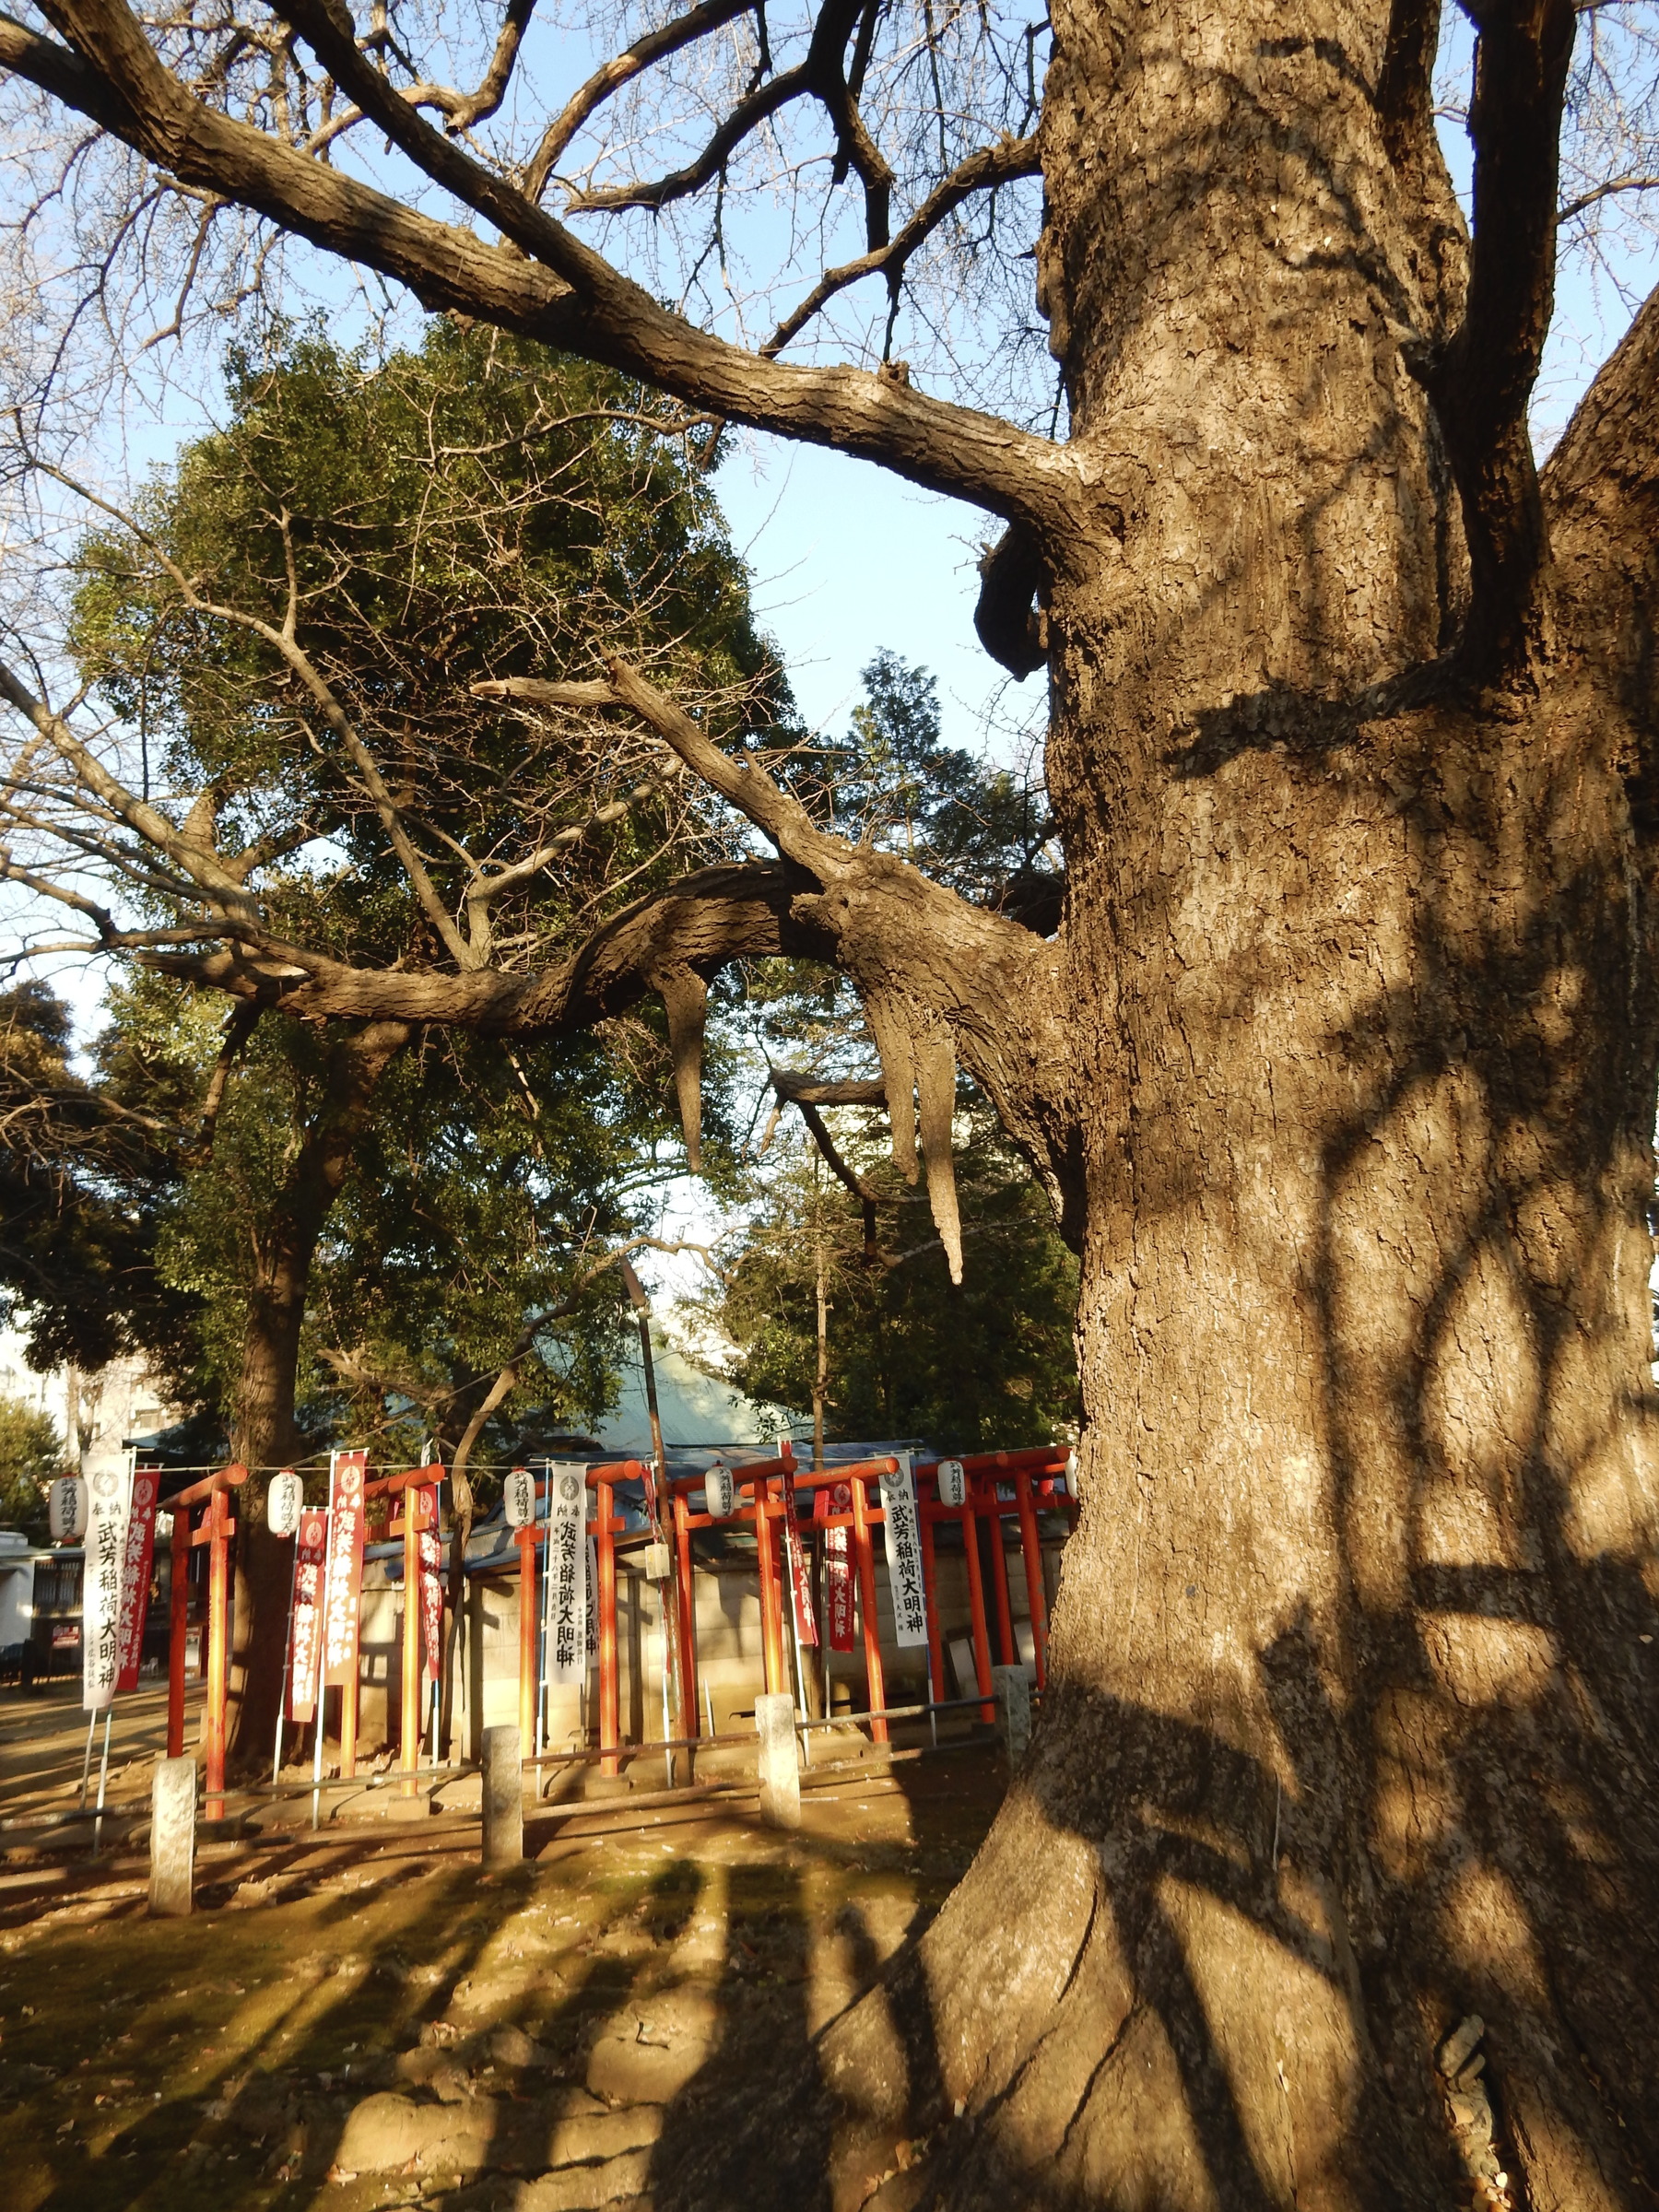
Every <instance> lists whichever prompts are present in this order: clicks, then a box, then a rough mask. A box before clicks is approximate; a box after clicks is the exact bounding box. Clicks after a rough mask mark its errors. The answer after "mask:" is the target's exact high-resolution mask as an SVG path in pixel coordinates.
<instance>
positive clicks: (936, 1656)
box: [916, 1505, 945, 1702]
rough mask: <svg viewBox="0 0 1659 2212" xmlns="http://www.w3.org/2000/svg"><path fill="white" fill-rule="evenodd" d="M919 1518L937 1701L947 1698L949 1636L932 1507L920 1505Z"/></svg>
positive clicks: (930, 1676)
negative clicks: (942, 1617)
mask: <svg viewBox="0 0 1659 2212" xmlns="http://www.w3.org/2000/svg"><path fill="white" fill-rule="evenodd" d="M916 1518H917V1521H918V1522H919V1524H920V1525H921V1530H922V1594H923V1599H924V1603H925V1605H926V1606H927V1694H928V1696H929V1697H930V1698H932V1699H934V1700H935V1702H937V1701H938V1700H942V1699H943V1697H944V1695H945V1637H944V1630H942V1629H941V1628H940V1625H939V1593H938V1587H937V1582H936V1578H935V1574H934V1533H933V1509H932V1507H931V1506H928V1505H919V1506H918V1507H917V1509H916Z"/></svg>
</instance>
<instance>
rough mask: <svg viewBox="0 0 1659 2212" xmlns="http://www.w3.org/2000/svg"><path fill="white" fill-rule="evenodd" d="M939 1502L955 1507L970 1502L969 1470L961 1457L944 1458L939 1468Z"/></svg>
mask: <svg viewBox="0 0 1659 2212" xmlns="http://www.w3.org/2000/svg"><path fill="white" fill-rule="evenodd" d="M937 1476H938V1484H939V1503H940V1504H941V1505H947V1506H950V1507H951V1508H953V1509H955V1508H956V1507H959V1506H963V1505H966V1504H967V1502H968V1470H967V1468H966V1467H965V1466H963V1465H962V1463H961V1461H960V1460H959V1459H942V1460H941V1461H940V1462H939V1465H938V1470H937Z"/></svg>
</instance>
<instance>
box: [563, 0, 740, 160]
mask: <svg viewBox="0 0 1659 2212" xmlns="http://www.w3.org/2000/svg"><path fill="white" fill-rule="evenodd" d="M756 5H757V0H703V4H702V6H700V7H689V8H688V9H687V10H686V12H685V14H684V15H683V16H676V17H675V18H673V19H672V21H670V22H667V23H665V24H664V25H663V26H662V27H661V29H657V30H653V31H650V32H648V33H647V34H646V36H645V37H644V38H642V39H636V40H635V41H634V42H633V44H632V45H631V46H629V48H628V49H627V50H626V51H625V52H624V53H618V54H616V55H614V56H613V58H612V59H611V60H610V61H608V62H606V63H605V64H604V65H603V66H602V67H600V68H598V69H595V70H594V74H593V76H590V77H589V78H588V80H587V82H586V84H584V85H583V86H582V88H581V90H580V91H578V92H576V93H574V94H572V96H571V99H570V100H568V101H567V102H566V104H565V106H564V108H563V110H562V111H561V112H560V113H559V114H558V115H557V116H555V118H554V119H553V121H552V122H551V123H550V124H548V125H547V131H546V133H545V135H544V136H543V138H542V142H541V144H540V145H539V146H538V147H536V149H535V154H534V155H533V156H532V157H531V159H530V161H529V163H528V165H527V167H526V168H525V171H524V192H525V195H526V196H527V197H528V198H529V199H532V200H539V199H540V198H541V196H542V194H543V193H544V192H546V190H547V180H548V178H549V177H550V176H551V175H552V174H553V171H554V168H555V166H556V165H557V163H558V160H559V156H560V154H562V153H563V152H564V150H565V148H566V147H568V146H569V145H570V143H571V139H572V138H574V137H575V135H576V134H577V132H578V131H579V130H580V129H581V128H582V124H584V123H586V122H587V120H588V118H589V117H590V116H591V115H593V114H594V112H595V111H596V110H597V109H598V108H599V107H600V106H601V105H602V104H603V103H604V102H605V101H606V100H608V99H609V98H610V96H611V94H612V93H613V92H619V91H620V90H621V88H622V87H623V86H624V85H626V84H628V83H629V82H630V80H631V79H632V78H634V77H636V76H639V75H640V73H641V70H645V69H649V68H650V66H651V65H652V64H653V62H660V61H663V60H665V58H666V57H667V56H668V55H669V54H671V53H679V52H680V51H681V50H682V48H684V47H687V46H689V45H691V44H692V43H693V41H696V40H698V39H700V38H704V37H706V36H707V34H708V33H709V32H710V31H712V30H719V29H721V28H722V26H723V25H724V24H727V23H730V22H732V21H733V20H734V19H735V18H736V17H738V16H743V15H747V14H748V13H749V11H750V10H751V9H752V8H754V7H755V6H756Z"/></svg>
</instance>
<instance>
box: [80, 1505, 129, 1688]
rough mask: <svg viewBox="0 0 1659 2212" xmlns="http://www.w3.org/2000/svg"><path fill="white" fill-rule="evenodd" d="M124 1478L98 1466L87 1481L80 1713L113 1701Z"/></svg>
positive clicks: (123, 1511) (122, 1532) (82, 1591)
mask: <svg viewBox="0 0 1659 2212" xmlns="http://www.w3.org/2000/svg"><path fill="white" fill-rule="evenodd" d="M126 1489H127V1485H126V1477H125V1476H124V1474H118V1473H117V1472H116V1470H115V1469H114V1468H113V1467H100V1469H99V1471H98V1472H97V1474H96V1475H92V1476H89V1477H88V1481H87V1493H88V1497H87V1507H88V1511H87V1535H86V1552H85V1555H84V1561H83V1565H82V1568H81V1710H82V1711H83V1712H107V1711H108V1709H109V1708H110V1706H112V1704H113V1703H114V1701H115V1677H116V1674H117V1671H118V1669H117V1655H118V1647H117V1637H118V1635H119V1626H118V1624H119V1621H120V1617H121V1563H122V1556H123V1553H124V1550H125V1547H126Z"/></svg>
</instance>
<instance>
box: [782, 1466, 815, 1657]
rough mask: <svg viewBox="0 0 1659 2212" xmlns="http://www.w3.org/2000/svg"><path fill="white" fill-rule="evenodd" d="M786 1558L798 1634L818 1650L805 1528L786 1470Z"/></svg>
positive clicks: (784, 1476)
mask: <svg viewBox="0 0 1659 2212" xmlns="http://www.w3.org/2000/svg"><path fill="white" fill-rule="evenodd" d="M782 1488H783V1558H784V1560H785V1562H786V1563H787V1567H788V1572H789V1588H790V1593H791V1595H792V1596H793V1597H794V1624H795V1634H796V1635H797V1636H798V1637H799V1638H800V1640H801V1641H802V1642H803V1643H804V1644H810V1645H811V1646H812V1647H813V1648H814V1649H815V1650H816V1649H817V1647H818V1620H817V1618H816V1616H815V1615H814V1613H813V1610H812V1577H811V1575H810V1574H808V1573H807V1571H806V1546H805V1545H804V1544H803V1543H802V1542H801V1524H800V1523H799V1522H798V1521H797V1520H796V1519H795V1510H796V1507H795V1486H794V1475H793V1474H792V1473H791V1471H790V1469H789V1468H788V1467H785V1468H784V1470H783V1477H782Z"/></svg>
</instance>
